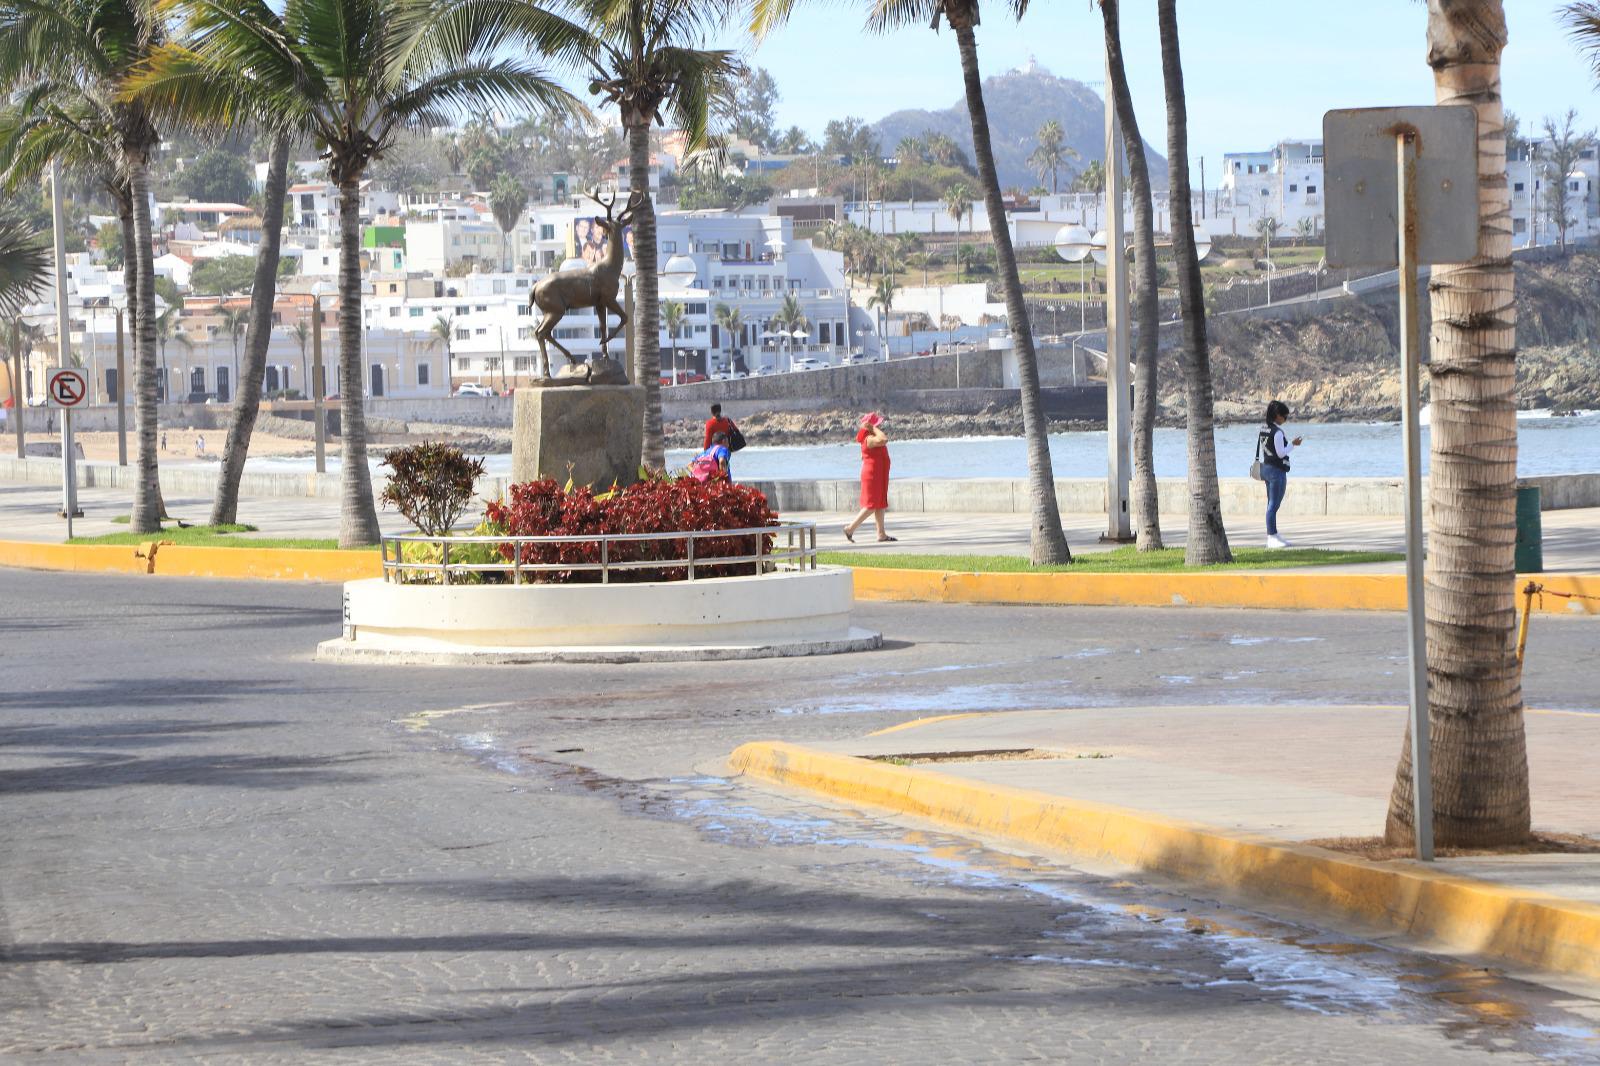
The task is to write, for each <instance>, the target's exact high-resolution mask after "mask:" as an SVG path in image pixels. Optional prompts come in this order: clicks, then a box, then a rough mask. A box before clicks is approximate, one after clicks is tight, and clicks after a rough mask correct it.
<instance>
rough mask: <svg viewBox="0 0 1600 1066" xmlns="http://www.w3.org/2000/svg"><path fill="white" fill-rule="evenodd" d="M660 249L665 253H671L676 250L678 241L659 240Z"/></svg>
mask: <svg viewBox="0 0 1600 1066" xmlns="http://www.w3.org/2000/svg"><path fill="white" fill-rule="evenodd" d="M661 250H662V251H663V252H665V253H666V254H667V255H673V254H674V253H676V252H677V250H678V242H677V241H662V242H661Z"/></svg>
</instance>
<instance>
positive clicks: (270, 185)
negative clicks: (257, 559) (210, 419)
mask: <svg viewBox="0 0 1600 1066" xmlns="http://www.w3.org/2000/svg"><path fill="white" fill-rule="evenodd" d="M288 178H289V138H287V137H284V136H282V135H280V136H277V137H274V138H273V140H272V150H271V152H270V154H269V155H268V158H267V181H266V185H265V186H264V187H263V189H262V210H261V250H260V252H259V253H258V254H257V256H256V273H255V278H254V279H253V283H252V285H251V289H250V324H249V325H248V326H247V327H246V331H245V337H244V372H243V373H242V374H240V375H239V383H238V390H239V391H238V392H237V393H236V394H235V395H234V400H233V420H232V421H231V422H230V423H229V424H228V440H227V443H226V444H224V445H223V449H222V472H221V473H220V474H219V475H218V477H217V497H216V499H215V500H214V501H213V502H212V504H211V524H212V525H214V526H220V525H225V524H232V523H234V522H237V521H238V520H239V479H240V478H242V477H243V476H244V461H245V458H246V457H247V456H248V455H249V454H250V436H251V434H252V433H254V432H255V428H256V415H257V413H258V412H259V411H260V409H261V383H262V379H263V378H264V377H265V376H266V372H267V345H268V344H269V343H271V341H272V305H273V304H274V303H275V302H276V300H277V296H278V249H279V246H280V245H281V244H282V242H283V195H284V190H285V189H286V188H287V187H288V183H289V182H288Z"/></svg>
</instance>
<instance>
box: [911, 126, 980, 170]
mask: <svg viewBox="0 0 1600 1066" xmlns="http://www.w3.org/2000/svg"><path fill="white" fill-rule="evenodd" d="M922 144H923V147H924V149H925V151H926V152H927V155H928V158H929V159H930V160H931V161H932V162H935V163H937V164H939V165H940V166H942V167H959V168H960V169H962V170H971V169H972V168H971V167H970V166H969V165H968V164H967V157H966V154H965V153H964V152H962V151H961V146H960V145H958V144H956V142H955V141H953V140H951V138H950V136H949V135H948V134H945V133H939V132H938V131H936V130H926V131H924V133H923V134H922Z"/></svg>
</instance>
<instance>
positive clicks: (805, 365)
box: [789, 355, 828, 370]
mask: <svg viewBox="0 0 1600 1066" xmlns="http://www.w3.org/2000/svg"><path fill="white" fill-rule="evenodd" d="M827 366H828V364H827V363H824V362H823V361H822V360H821V359H813V358H811V357H810V356H809V355H802V356H801V357H800V358H798V359H796V360H794V361H793V362H791V363H790V364H789V369H790V370H825V369H827Z"/></svg>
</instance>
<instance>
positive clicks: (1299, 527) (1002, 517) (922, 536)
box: [0, 484, 1600, 573]
mask: <svg viewBox="0 0 1600 1066" xmlns="http://www.w3.org/2000/svg"><path fill="white" fill-rule="evenodd" d="M78 499H79V506H80V507H82V509H83V511H84V517H83V518H82V519H80V520H78V521H77V522H75V523H74V530H73V531H74V532H75V533H76V534H77V535H78V536H98V535H100V534H102V533H118V532H126V531H127V529H128V527H127V526H126V525H122V524H117V523H114V522H112V518H114V517H116V516H118V515H126V514H127V513H128V507H129V498H128V494H127V493H126V492H124V491H122V490H119V489H109V488H93V489H80V490H79V493H78ZM166 502H167V510H168V512H169V513H170V514H172V515H174V516H177V517H181V518H182V519H184V520H185V521H187V522H190V523H193V524H196V525H198V524H200V523H203V522H205V521H206V519H207V517H208V516H209V514H210V511H211V500H210V499H209V498H201V497H178V496H169V497H168V498H167V501H166ZM60 505H61V490H60V488H59V487H58V486H46V485H30V484H0V537H3V538H5V539H9V540H38V541H59V540H61V539H62V538H64V537H65V536H66V523H65V522H64V521H63V520H62V519H60V518H58V517H56V511H57V510H58V509H59V507H60ZM475 514H476V512H475V511H474V512H472V516H475ZM784 517H785V518H792V519H796V520H800V521H810V522H816V523H817V546H818V547H819V548H821V549H823V550H825V551H862V552H897V553H903V554H916V555H947V554H953V555H967V554H972V555H1026V554H1028V516H1027V515H1025V514H930V513H913V514H896V513H894V512H890V514H889V516H888V530H889V534H890V535H891V536H894V537H896V538H898V540H897V541H895V542H894V543H889V544H879V543H877V542H876V541H875V539H874V538H875V536H876V533H875V532H874V530H873V526H872V524H871V523H870V522H868V523H867V524H865V525H863V526H862V527H861V529H860V530H859V531H858V532H857V533H856V543H855V544H854V545H851V544H850V543H848V542H847V541H846V540H845V539H844V535H843V534H842V533H841V529H842V528H843V526H844V524H845V523H846V522H848V521H849V520H850V519H851V518H852V517H854V515H853V514H840V513H832V512H817V511H796V512H790V513H787V514H785V515H784ZM239 520H240V521H241V522H244V523H247V524H249V525H254V526H257V527H258V528H259V532H258V533H257V534H256V535H258V536H264V537H332V536H335V535H337V533H338V528H339V501H338V500H335V499H320V498H316V497H291V496H274V497H245V498H243V499H241V500H240V501H239ZM1061 520H1062V524H1063V525H1064V526H1065V527H1066V532H1067V542H1068V544H1070V545H1071V547H1072V550H1073V552H1075V553H1082V552H1093V551H1104V550H1106V549H1108V548H1109V547H1112V545H1105V544H1101V543H1099V540H1098V538H1099V536H1100V534H1101V533H1102V532H1103V531H1104V529H1105V516H1104V515H1095V514H1063V515H1062V516H1061ZM378 521H379V524H380V525H381V526H382V528H383V529H384V531H385V532H393V533H400V532H404V531H405V529H406V528H407V523H406V522H405V520H404V519H403V518H401V517H400V515H399V514H398V513H396V512H395V511H392V510H385V509H384V508H382V507H381V506H380V507H379V508H378ZM1543 523H1544V563H1545V569H1546V570H1549V571H1552V572H1565V573H1600V509H1596V508H1591V509H1576V510H1563V511H1546V512H1544V515H1543ZM1227 524H1228V536H1229V538H1230V540H1231V542H1232V543H1233V544H1234V546H1235V547H1260V546H1262V541H1263V537H1264V534H1263V532H1262V522H1261V519H1260V518H1259V517H1258V516H1255V515H1231V516H1228V517H1227ZM1186 528H1187V524H1186V522H1185V520H1184V518H1183V516H1181V515H1180V516H1173V519H1172V520H1171V521H1169V523H1168V525H1167V527H1166V528H1165V530H1164V533H1165V538H1164V539H1165V542H1166V544H1167V545H1168V546H1169V547H1182V546H1183V543H1184V540H1185V530H1186ZM1281 528H1282V531H1283V533H1284V535H1285V536H1286V537H1288V538H1289V539H1290V540H1291V541H1292V542H1293V543H1294V544H1295V545H1297V546H1300V547H1307V548H1345V549H1350V548H1354V549H1363V550H1373V551H1396V552H1398V551H1404V550H1405V530H1404V526H1403V523H1402V520H1401V519H1399V518H1382V517H1378V518H1352V517H1337V516H1322V517H1317V518H1301V519H1296V520H1295V521H1294V522H1293V523H1290V522H1288V521H1287V520H1286V521H1285V522H1284V523H1283V524H1282V527H1281ZM244 535H248V534H244ZM1403 569H1404V567H1403V565H1402V564H1401V563H1398V562H1394V563H1373V564H1364V565H1360V566H1353V567H1338V568H1329V569H1327V570H1324V571H1321V572H1344V571H1349V572H1353V573H1361V572H1366V573H1390V572H1393V573H1398V572H1400V571H1401V570H1403Z"/></svg>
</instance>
